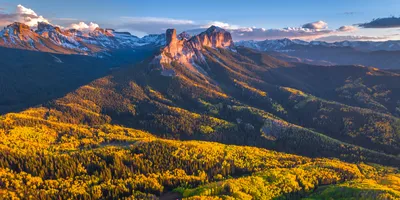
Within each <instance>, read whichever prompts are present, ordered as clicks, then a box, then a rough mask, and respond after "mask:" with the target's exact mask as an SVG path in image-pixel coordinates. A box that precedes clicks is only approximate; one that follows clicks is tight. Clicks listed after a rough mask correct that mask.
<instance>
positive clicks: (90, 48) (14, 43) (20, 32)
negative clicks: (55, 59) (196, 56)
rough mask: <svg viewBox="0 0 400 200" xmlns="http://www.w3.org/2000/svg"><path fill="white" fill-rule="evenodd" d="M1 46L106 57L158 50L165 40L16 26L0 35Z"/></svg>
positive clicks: (43, 25) (101, 31) (109, 31)
mask: <svg viewBox="0 0 400 200" xmlns="http://www.w3.org/2000/svg"><path fill="white" fill-rule="evenodd" d="M0 37H1V40H0V46H2V47H8V48H17V49H25V50H35V51H41V52H49V53H60V54H79V55H97V56H104V55H107V54H108V53H109V52H110V51H112V50H118V49H135V48H138V47H143V46H148V45H150V46H161V45H163V44H165V40H164V38H165V37H164V36H162V35H148V36H146V37H143V38H138V37H136V36H133V35H131V34H130V33H128V32H116V31H114V30H112V29H102V28H96V29H95V30H93V31H90V32H82V31H79V30H76V29H67V30H62V29H61V28H59V27H56V26H53V25H50V24H47V23H45V22H39V23H38V26H37V30H32V29H31V28H30V27H29V26H27V25H25V24H22V23H18V22H15V23H13V24H10V25H8V26H6V27H5V28H4V29H3V30H2V31H1V32H0Z"/></svg>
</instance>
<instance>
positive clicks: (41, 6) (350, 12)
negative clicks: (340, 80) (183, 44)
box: [0, 0, 400, 39]
mask: <svg viewBox="0 0 400 200" xmlns="http://www.w3.org/2000/svg"><path fill="white" fill-rule="evenodd" d="M17 5H22V6H23V7H24V8H27V9H31V10H33V11H34V12H35V14H37V15H38V16H43V18H45V19H46V20H48V21H49V22H50V23H52V24H56V25H60V26H63V27H66V28H67V27H71V24H74V23H75V24H78V23H79V22H85V23H86V24H88V25H89V23H90V22H93V23H96V24H98V25H99V26H100V27H110V28H115V29H118V30H124V31H130V32H131V33H133V34H136V35H139V36H143V35H145V34H148V33H161V32H163V31H164V30H165V28H168V27H176V28H177V29H178V30H179V31H183V30H185V29H196V28H201V27H205V26H207V25H211V24H216V25H224V26H225V27H224V28H227V29H232V30H236V29H238V28H250V27H257V28H264V29H266V30H269V29H271V30H274V32H273V34H272V32H268V33H266V31H264V32H263V31H262V30H264V29H262V30H261V29H260V31H259V33H258V34H265V33H266V34H265V35H266V36H265V39H269V37H272V36H273V37H275V36H276V37H279V34H280V32H279V31H278V30H279V29H283V28H287V27H293V28H301V27H302V26H303V25H304V24H307V23H312V22H318V21H323V22H324V23H326V24H327V26H326V27H324V29H326V30H332V31H331V32H329V31H325V32H319V33H313V34H310V33H305V36H304V39H315V38H318V37H325V38H326V37H331V36H333V35H334V36H359V37H361V36H365V37H370V38H373V37H377V38H379V37H381V38H385V37H387V38H388V39H397V37H398V36H397V33H400V31H399V30H398V28H397V27H395V28H393V27H391V28H383V29H382V28H379V29H375V28H373V29H366V28H357V30H353V29H352V31H340V32H339V31H335V30H337V29H338V28H340V27H341V26H344V25H347V26H350V25H354V24H359V23H366V22H369V21H371V20H372V19H374V18H382V17H389V16H392V15H393V16H399V15H400V13H399V11H400V1H398V0H379V1H377V0H347V1H346V0H329V1H321V0H319V1H317V0H301V1H300V0H274V1H267V0H249V1H243V0H242V1H239V0H231V1H223V0H212V1H210V0H202V1H187V0H186V1H183V0H182V1H181V0H177V1H165V0H164V1H161V0H151V1H138V0H113V1H109V0H108V1H106V0H0V13H5V14H12V13H14V12H15V10H16V7H17ZM1 20H2V19H1V14H0V22H1ZM3 21H6V20H3ZM8 21H9V19H8ZM8 21H6V22H8ZM4 23H5V22H4ZM0 25H3V26H4V25H5V24H0ZM292 31H303V32H302V33H300V34H298V33H297V32H296V33H295V34H294V33H293V34H292V33H290V34H288V33H285V34H283V36H282V37H300V38H301V37H303V35H302V34H304V30H292ZM242 33H244V32H243V31H242V32H240V34H242ZM274 34H275V35H274ZM238 35H239V34H238ZM246 39H247V38H246ZM249 39H252V38H249ZM255 39H264V38H262V37H261V38H255Z"/></svg>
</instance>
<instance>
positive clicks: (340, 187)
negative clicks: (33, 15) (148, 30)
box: [0, 24, 400, 199]
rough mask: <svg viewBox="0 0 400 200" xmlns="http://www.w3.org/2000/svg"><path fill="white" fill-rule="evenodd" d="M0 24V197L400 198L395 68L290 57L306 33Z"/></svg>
mask: <svg viewBox="0 0 400 200" xmlns="http://www.w3.org/2000/svg"><path fill="white" fill-rule="evenodd" d="M14 26H17V27H14ZM72 32H74V34H70V33H72ZM6 33H7V34H6ZM69 34H70V35H69ZM2 35H3V38H6V39H3V41H7V42H5V43H2V45H5V46H4V47H8V48H4V49H3V50H4V52H8V54H7V57H10V59H11V60H8V61H7V63H4V64H2V65H1V67H0V69H3V68H4V69H7V70H5V72H4V73H1V74H6V75H3V76H0V83H1V82H3V83H4V84H0V86H1V87H4V88H3V89H2V88H0V89H2V90H1V91H11V92H9V93H2V94H7V95H5V96H4V97H2V98H1V101H0V102H2V104H1V103H0V105H3V106H4V107H6V108H7V105H14V107H11V109H7V110H5V111H4V113H5V114H4V115H2V116H0V138H1V140H0V148H1V151H0V197H1V198H3V199H8V198H9V197H16V198H22V199H23V198H24V197H27V196H28V197H30V196H31V197H32V198H37V199H123V198H125V199H180V198H186V199H302V198H304V199H329V198H333V199H341V198H342V199H348V198H356V199H357V198H359V199H367V198H371V199H398V198H400V192H399V191H400V184H399V180H400V173H399V170H398V168H397V167H398V166H399V165H400V157H399V155H400V134H399V133H400V118H399V117H400V84H399V83H400V73H399V72H398V71H396V70H385V69H380V68H378V67H366V66H362V65H351V64H347V65H333V64H329V65H316V64H315V63H314V64H310V63H307V62H300V61H301V60H297V61H296V62H292V61H293V60H291V61H290V62H289V61H287V60H289V56H290V54H286V52H284V50H288V49H291V50H293V48H294V47H296V48H299V49H303V48H305V49H306V50H307V51H308V48H313V47H314V45H312V44H309V43H308V44H306V43H305V42H299V41H290V40H282V43H281V42H270V41H268V42H265V43H263V42H260V43H258V42H248V43H246V42H239V43H235V42H234V41H233V40H232V36H231V34H230V33H229V32H228V31H226V30H224V29H222V28H219V27H216V26H211V27H210V28H208V29H207V30H205V31H204V32H201V33H200V34H197V35H193V36H191V35H189V34H187V33H185V32H184V33H181V34H177V31H176V30H175V29H168V30H166V33H165V34H162V35H152V36H147V37H144V38H136V37H134V36H130V35H128V34H126V33H118V32H115V31H112V30H107V29H105V30H103V29H96V30H94V31H93V32H90V33H77V32H75V31H72V30H60V29H58V28H55V27H53V26H50V25H47V24H39V26H38V29H37V30H36V31H32V30H30V29H29V28H28V29H27V27H24V26H23V25H22V24H13V25H11V26H9V27H7V28H6V29H4V30H3V32H2ZM122 38H123V39H122ZM125 41H126V42H128V43H124V42H125ZM269 42H270V43H274V45H273V46H276V49H273V50H274V51H277V52H270V50H269V48H271V49H272V48H273V47H272V44H271V46H268V45H267V44H266V43H269ZM286 43H287V44H286ZM289 43H294V44H291V45H289ZM298 43H301V44H298ZM10 44H12V46H6V45H10ZM142 44H143V45H142ZM250 44H252V45H250ZM253 44H254V45H253ZM256 44H257V45H256ZM261 44H265V48H267V47H266V46H268V50H267V49H264V47H262V48H261V47H260V46H262V45H261ZM275 44H276V45H275ZM277 46H281V47H279V48H278V47H277ZM310 46H311V47H310ZM315 46H317V47H318V48H320V46H322V45H315ZM249 47H250V48H249ZM259 47H260V48H259ZM324 48H329V49H336V48H350V47H332V46H326V47H324ZM351 49H352V51H360V52H361V50H355V49H354V48H351ZM133 50H134V51H133ZM278 50H279V51H278ZM306 50H304V52H305V51H306ZM294 51H297V49H295V50H294ZM128 52H129V53H128ZM288 52H292V51H288ZM372 52H374V51H372ZM393 52H395V51H393ZM65 54H68V55H65ZM16 55H18V57H17V56H16ZM21 55H22V56H21ZM13 57H14V59H13ZM279 58H286V59H279ZM299 59H300V58H299ZM4 60H5V59H4ZM121 60H123V61H121ZM3 62H5V61H3ZM24 62H25V64H24ZM71 69H74V70H72V71H70V70H71ZM32 71H34V72H36V73H32ZM60 71H61V72H63V71H64V73H62V74H64V75H65V77H64V75H63V76H62V77H64V78H63V80H64V81H63V82H62V84H55V83H56V82H57V80H60V77H54V76H56V75H58V76H59V74H60ZM29 76H34V78H31V79H26V78H27V77H29ZM9 77H11V78H9ZM52 77H54V78H53V79H51V78H52ZM77 77H82V78H81V79H79V81H76V79H77ZM27 80H29V81H27ZM13 81H14V82H13ZM14 83H17V84H14ZM38 83H40V84H38ZM49 84H50V85H51V86H52V87H51V88H53V90H54V91H57V94H56V95H52V94H47V93H46V92H49V91H50V93H51V91H52V90H49V88H45V89H39V88H43V87H49V86H48V85H49ZM31 85H33V86H31ZM35 85H36V86H37V87H35ZM60 85H68V87H67V89H63V90H62V91H58V90H59V88H60ZM28 86H29V88H32V87H33V88H36V90H37V91H41V90H43V92H42V93H40V94H41V95H42V97H41V98H35V99H30V98H29V97H32V96H34V94H33V93H30V90H31V89H29V90H26V89H24V88H25V87H28ZM9 88H15V89H14V90H10V89H9ZM36 90H35V91H36ZM27 91H29V92H27ZM27 93H28V94H27ZM9 94H10V95H11V94H14V95H15V96H8V95H9ZM35 94H36V92H35ZM4 99H8V100H4ZM17 100H18V101H21V102H22V103H20V104H22V106H18V105H15V102H16V101H17ZM8 108H10V107H8Z"/></svg>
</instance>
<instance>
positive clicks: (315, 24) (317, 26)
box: [302, 21, 328, 29]
mask: <svg viewBox="0 0 400 200" xmlns="http://www.w3.org/2000/svg"><path fill="white" fill-rule="evenodd" d="M302 28H307V29H327V28H328V23H326V22H324V21H316V22H311V23H307V24H304V25H303V26H302Z"/></svg>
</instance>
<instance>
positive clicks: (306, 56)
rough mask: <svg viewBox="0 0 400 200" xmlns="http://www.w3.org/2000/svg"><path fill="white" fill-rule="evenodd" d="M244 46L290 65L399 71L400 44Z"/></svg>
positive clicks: (288, 42)
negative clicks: (375, 68)
mask: <svg viewBox="0 0 400 200" xmlns="http://www.w3.org/2000/svg"><path fill="white" fill-rule="evenodd" d="M236 45H238V46H244V47H248V48H252V49H256V50H258V51H265V52H269V53H270V54H271V55H273V56H274V57H276V58H279V59H282V60H286V61H290V62H304V63H309V64H316V65H353V64H357V65H364V66H373V67H377V68H385V69H399V68H400V60H399V59H398V58H399V56H400V41H385V42H367V41H343V42H335V43H327V42H321V41H311V42H306V41H302V40H290V39H281V40H265V41H240V42H236Z"/></svg>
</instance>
